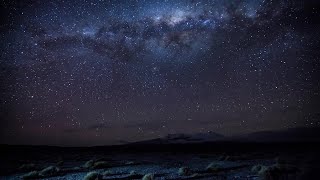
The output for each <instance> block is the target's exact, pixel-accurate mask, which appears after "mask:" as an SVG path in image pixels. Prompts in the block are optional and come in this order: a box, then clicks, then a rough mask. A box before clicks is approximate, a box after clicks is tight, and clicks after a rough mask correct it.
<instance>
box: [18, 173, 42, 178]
mask: <svg viewBox="0 0 320 180" xmlns="http://www.w3.org/2000/svg"><path fill="white" fill-rule="evenodd" d="M38 177H39V172H38V171H31V172H29V173H27V174H25V175H23V176H21V178H22V179H35V178H38Z"/></svg>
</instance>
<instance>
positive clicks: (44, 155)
mask: <svg viewBox="0 0 320 180" xmlns="http://www.w3.org/2000/svg"><path fill="white" fill-rule="evenodd" d="M2 149H3V150H4V153H3V154H2V157H1V159H2V163H1V176H0V179H8V180H9V179H10V180H11V179H61V180H62V179H66V180H69V179H70V180H71V179H85V180H91V179H92V180H93V179H106V180H111V179H113V180H116V179H118V180H120V179H145V180H148V179H159V180H160V179H203V180H204V179H239V180H245V179H246V180H250V179H252V180H254V179H270V180H271V179H281V180H284V179H318V177H317V176H316V175H317V171H318V170H319V167H320V163H319V161H318V160H319V156H318V155H317V153H318V150H319V148H318V146H317V144H279V143H277V144H249V145H248V144H231V143H228V144H188V145H185V144H184V145H179V144H178V145H143V144H142V145H141V144H139V145H132V146H130V145H125V146H113V147H91V148H59V147H38V146H3V147H2Z"/></svg>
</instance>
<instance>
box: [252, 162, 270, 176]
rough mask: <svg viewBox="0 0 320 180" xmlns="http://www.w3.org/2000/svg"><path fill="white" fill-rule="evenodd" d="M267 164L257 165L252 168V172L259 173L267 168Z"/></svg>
mask: <svg viewBox="0 0 320 180" xmlns="http://www.w3.org/2000/svg"><path fill="white" fill-rule="evenodd" d="M265 168H266V166H263V165H260V164H258V165H255V166H253V167H252V168H251V172H253V173H255V174H258V173H259V172H260V171H261V170H263V169H265Z"/></svg>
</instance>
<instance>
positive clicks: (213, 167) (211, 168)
mask: <svg viewBox="0 0 320 180" xmlns="http://www.w3.org/2000/svg"><path fill="white" fill-rule="evenodd" d="M206 170H207V171H208V172H219V171H222V170H223V167H222V165H221V164H217V163H216V162H212V163H210V164H209V165H208V166H207V168H206Z"/></svg>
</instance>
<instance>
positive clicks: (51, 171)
mask: <svg viewBox="0 0 320 180" xmlns="http://www.w3.org/2000/svg"><path fill="white" fill-rule="evenodd" d="M59 171H60V168H58V167H56V166H49V167H47V168H44V169H43V170H42V171H40V173H39V175H40V176H44V177H47V176H55V175H57V174H58V173H59Z"/></svg>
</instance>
